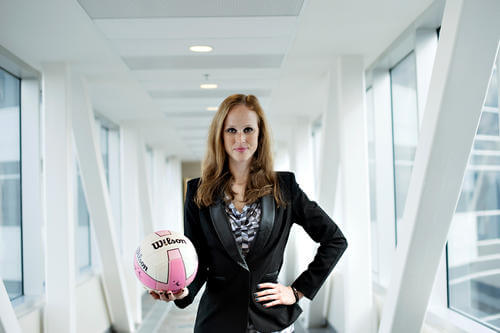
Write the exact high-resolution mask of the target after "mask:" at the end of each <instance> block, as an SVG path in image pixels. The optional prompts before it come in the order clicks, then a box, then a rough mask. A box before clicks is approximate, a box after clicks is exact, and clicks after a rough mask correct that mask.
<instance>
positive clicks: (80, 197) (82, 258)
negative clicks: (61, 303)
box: [73, 146, 92, 275]
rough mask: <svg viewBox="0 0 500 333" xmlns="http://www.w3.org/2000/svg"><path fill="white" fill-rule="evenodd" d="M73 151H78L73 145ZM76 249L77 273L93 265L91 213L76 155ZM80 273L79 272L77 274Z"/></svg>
mask: <svg viewBox="0 0 500 333" xmlns="http://www.w3.org/2000/svg"><path fill="white" fill-rule="evenodd" d="M73 148H74V149H73V151H75V152H76V149H75V147H74V146H73ZM75 175H76V179H75V181H76V186H75V198H74V200H75V206H74V207H75V214H76V218H75V221H76V230H75V249H76V267H77V273H82V272H85V271H87V270H88V269H90V267H91V266H92V256H91V250H90V215H89V211H88V208H87V201H86V199H85V193H84V191H83V184H82V178H81V175H80V167H79V166H78V161H77V158H76V155H75ZM77 275H78V274H77Z"/></svg>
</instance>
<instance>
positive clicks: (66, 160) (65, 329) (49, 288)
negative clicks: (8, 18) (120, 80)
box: [43, 64, 76, 333]
mask: <svg viewBox="0 0 500 333" xmlns="http://www.w3.org/2000/svg"><path fill="white" fill-rule="evenodd" d="M43 73H44V100H45V110H44V111H45V115H44V116H45V117H44V121H45V126H44V143H45V146H44V156H45V165H44V167H45V168H44V169H45V170H44V171H45V200H46V212H45V220H46V221H47V222H46V226H47V229H46V230H47V232H46V254H47V255H46V258H45V259H46V261H45V267H46V286H45V290H46V297H47V304H46V307H45V331H46V332H51V333H52V332H54V333H59V332H61V333H71V332H75V329H76V324H75V323H76V320H75V319H76V310H75V246H74V240H75V234H74V225H75V221H74V214H73V200H72V198H73V182H72V170H73V154H72V142H71V111H70V73H69V68H68V66H67V65H66V64H47V65H45V66H43Z"/></svg>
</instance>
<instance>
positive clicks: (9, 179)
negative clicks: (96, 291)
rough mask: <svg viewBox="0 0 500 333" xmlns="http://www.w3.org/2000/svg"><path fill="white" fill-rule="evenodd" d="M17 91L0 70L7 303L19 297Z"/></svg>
mask: <svg viewBox="0 0 500 333" xmlns="http://www.w3.org/2000/svg"><path fill="white" fill-rule="evenodd" d="M20 91H21V80H20V79H18V78H16V77H14V76H13V75H11V74H9V73H8V72H6V71H5V70H3V69H1V68H0V275H1V276H2V278H3V282H4V284H5V287H6V289H7V293H8V294H9V298H10V299H11V300H12V299H15V298H17V297H19V296H22V295H23V269H22V267H23V253H22V214H21V134H20V124H21V123H20V119H21V106H20V97H21V93H20Z"/></svg>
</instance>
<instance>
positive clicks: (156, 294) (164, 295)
mask: <svg viewBox="0 0 500 333" xmlns="http://www.w3.org/2000/svg"><path fill="white" fill-rule="evenodd" d="M149 294H150V295H151V296H152V297H153V298H154V299H156V300H158V299H159V300H161V301H165V302H171V301H174V300H176V299H183V298H184V297H186V296H187V295H188V294H189V289H188V288H183V289H181V290H180V291H179V292H177V293H175V294H174V293H172V292H171V291H165V292H164V291H155V290H150V291H149Z"/></svg>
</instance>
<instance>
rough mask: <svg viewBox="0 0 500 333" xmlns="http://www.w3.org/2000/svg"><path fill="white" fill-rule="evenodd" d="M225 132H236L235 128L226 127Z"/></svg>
mask: <svg viewBox="0 0 500 333" xmlns="http://www.w3.org/2000/svg"><path fill="white" fill-rule="evenodd" d="M226 132H228V133H236V130H235V129H234V128H228V129H227V130H226Z"/></svg>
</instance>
